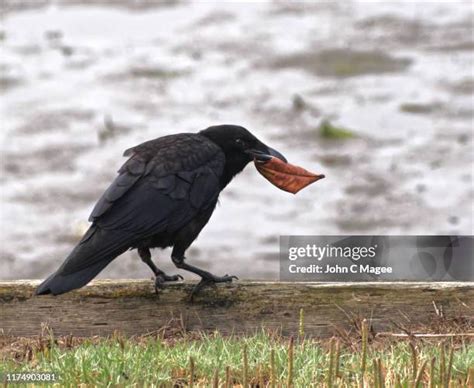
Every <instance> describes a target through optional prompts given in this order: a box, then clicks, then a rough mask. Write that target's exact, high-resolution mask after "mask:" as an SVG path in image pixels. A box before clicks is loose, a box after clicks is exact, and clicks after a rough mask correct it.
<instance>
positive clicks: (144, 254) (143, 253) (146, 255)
mask: <svg viewBox="0 0 474 388" xmlns="http://www.w3.org/2000/svg"><path fill="white" fill-rule="evenodd" d="M137 251H138V255H139V256H140V258H141V259H142V261H143V262H144V263H145V264H146V265H148V267H150V269H151V270H152V271H153V273H154V274H155V291H156V292H158V290H159V289H161V288H163V284H164V283H165V282H175V281H177V280H179V279H181V280H182V279H183V277H182V276H181V275H172V276H170V275H167V274H165V273H164V272H163V271H162V270H161V269H159V268H158V267H157V266H156V265H155V263H153V261H152V260H151V253H150V250H149V249H148V248H138V249H137Z"/></svg>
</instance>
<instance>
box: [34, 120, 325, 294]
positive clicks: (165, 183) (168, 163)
mask: <svg viewBox="0 0 474 388" xmlns="http://www.w3.org/2000/svg"><path fill="white" fill-rule="evenodd" d="M124 156H128V157H129V159H128V160H127V161H126V162H125V164H124V165H123V166H122V167H121V168H120V169H119V171H118V176H117V177H116V178H115V180H114V181H113V182H112V184H111V185H110V186H109V188H108V189H107V190H106V191H105V192H104V194H103V195H102V197H101V198H100V199H99V201H98V202H97V204H96V205H95V207H94V209H93V211H92V214H91V215H90V218H89V221H91V222H92V225H91V226H90V228H89V229H88V231H87V232H86V233H85V235H84V236H83V237H82V239H81V240H80V241H79V243H78V244H77V246H76V247H75V248H74V249H73V251H72V252H71V253H70V254H69V256H68V257H67V258H66V260H65V261H64V263H63V264H62V265H61V267H60V268H59V269H58V270H57V271H56V272H54V273H53V274H52V275H51V276H49V277H48V278H47V279H46V280H45V281H44V282H43V283H41V285H40V286H39V287H38V288H37V290H36V294H38V295H42V294H53V295H58V294H62V293H65V292H68V291H71V290H74V289H76V288H80V287H82V286H84V285H86V284H87V283H88V282H89V281H90V280H92V279H93V278H94V277H95V276H97V274H98V273H99V272H100V271H101V270H103V269H104V268H105V267H106V266H107V265H108V264H109V263H110V262H111V261H112V260H114V259H115V258H116V257H117V256H119V255H120V254H122V253H124V252H125V251H127V250H128V249H137V251H138V255H139V256H140V258H141V259H142V260H143V261H144V262H145V263H146V264H147V265H148V266H149V267H150V269H151V270H152V271H153V273H154V274H155V289H156V290H158V289H159V288H162V287H163V285H164V283H165V282H169V281H177V280H179V279H182V277H181V276H180V275H167V274H165V273H164V272H163V271H161V270H160V269H159V268H157V267H156V265H155V263H154V262H153V261H152V259H151V253H150V248H166V247H173V250H172V253H171V259H172V261H173V263H174V264H175V265H176V267H177V268H180V269H183V270H187V271H190V272H193V273H195V274H196V275H199V276H200V277H201V281H200V282H199V283H198V284H197V285H196V287H195V288H194V290H193V292H192V294H191V296H192V295H194V294H195V293H196V292H198V291H199V290H200V289H202V288H203V287H205V286H208V285H212V284H215V283H222V282H231V281H232V280H233V279H237V277H236V276H230V275H224V276H215V275H213V274H211V273H210V272H207V271H205V270H202V269H200V268H197V267H195V266H193V265H191V264H188V263H187V261H186V259H185V252H186V250H187V249H188V248H189V246H190V245H191V244H192V243H193V241H194V240H195V239H196V238H197V237H198V235H199V233H200V232H201V230H202V228H203V227H204V226H205V225H206V224H207V222H208V221H209V218H210V217H211V215H212V213H213V211H214V209H215V207H216V204H217V200H218V197H219V194H220V192H221V191H222V190H223V189H224V188H225V187H226V186H227V185H228V184H229V182H230V181H231V180H232V179H233V178H234V177H235V176H236V175H237V174H238V173H239V172H241V171H242V170H243V169H244V167H245V166H246V165H247V164H248V163H250V162H252V161H253V162H254V163H255V166H256V168H257V170H258V171H259V172H260V173H261V174H262V175H263V176H264V177H265V178H266V179H268V180H269V181H270V182H271V183H273V184H274V185H276V186H277V187H279V188H280V189H282V190H286V191H289V192H292V193H296V192H297V191H299V190H301V189H302V188H303V187H305V186H307V185H309V184H311V183H313V182H315V181H317V180H318V179H321V178H324V175H317V174H313V173H310V172H309V171H306V170H304V169H303V168H301V167H297V166H293V165H291V164H289V163H288V162H287V160H286V159H285V157H284V156H283V155H282V154H280V153H279V152H278V151H276V150H274V149H272V148H270V147H268V146H267V145H265V144H264V143H262V142H261V141H260V140H258V139H257V138H256V137H255V136H253V135H252V134H251V133H250V132H249V131H248V130H247V129H245V128H243V127H240V126H236V125H218V126H213V127H209V128H207V129H204V130H202V131H200V132H198V133H181V134H176V135H169V136H164V137H160V138H157V139H155V140H151V141H147V142H145V143H142V144H140V145H138V146H136V147H133V148H130V149H128V150H126V151H125V153H124Z"/></svg>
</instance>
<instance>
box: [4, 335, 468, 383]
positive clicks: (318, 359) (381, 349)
mask: <svg viewBox="0 0 474 388" xmlns="http://www.w3.org/2000/svg"><path fill="white" fill-rule="evenodd" d="M362 337H363V338H365V340H364V341H361V340H360V338H358V339H357V340H356V341H354V343H353V344H343V343H341V342H340V341H339V340H336V339H331V340H324V341H314V340H310V339H296V338H295V339H294V340H292V339H290V340H289V339H288V338H283V337H280V336H277V335H271V334H269V333H267V332H264V331H262V332H260V333H257V334H255V335H252V336H245V337H243V336H222V335H220V334H218V333H215V334H211V335H210V334H200V335H198V336H196V335H193V336H192V337H191V336H189V335H184V336H183V337H181V338H179V339H176V338H175V339H173V340H170V339H162V338H161V339H160V338H153V337H141V338H136V339H125V338H123V337H121V336H118V335H116V336H113V337H111V338H108V339H97V338H95V339H85V340H79V339H72V338H67V337H66V338H62V339H57V340H51V339H48V340H46V339H40V340H37V342H36V343H33V342H32V341H31V340H29V342H26V343H23V345H19V344H17V345H13V346H12V347H11V348H9V352H8V356H7V357H5V354H6V353H5V352H3V354H4V357H3V361H2V362H1V364H0V375H2V374H4V373H6V372H20V371H42V372H54V373H56V374H57V375H58V376H60V378H61V380H60V382H59V383H58V384H57V385H60V386H71V387H77V386H79V385H80V384H85V385H87V386H101V387H106V386H127V387H128V386H136V387H141V386H148V387H160V386H163V387H172V386H191V385H190V383H191V376H192V380H193V381H192V383H193V385H194V386H195V387H197V386H206V387H207V386H217V385H215V383H216V382H217V381H216V380H217V379H218V384H219V385H218V386H219V387H226V386H234V385H236V386H242V385H243V382H244V381H245V382H247V384H249V385H250V384H252V386H255V387H256V386H257V384H259V382H260V385H259V387H261V386H268V387H271V386H272V381H273V382H274V383H275V385H274V386H275V387H278V386H282V387H287V386H288V385H292V386H294V387H311V386H317V387H322V386H337V387H340V386H350V387H352V386H360V384H361V383H364V385H365V386H367V387H382V386H385V385H386V386H397V384H398V386H400V387H415V381H416V379H417V378H418V379H419V382H420V384H419V385H418V386H420V387H421V386H422V385H421V384H422V383H423V384H425V385H426V384H429V382H430V381H432V382H433V384H435V385H434V386H437V387H438V386H439V387H441V386H446V387H447V385H446V384H447V381H448V379H449V381H451V382H452V383H456V384H457V385H455V386H467V384H468V383H467V382H466V380H467V379H468V374H469V367H471V368H472V366H473V365H474V345H473V344H469V343H467V342H461V343H458V344H456V345H452V344H448V343H447V342H446V343H445V344H443V345H441V344H440V343H424V342H421V341H416V343H413V342H409V341H407V340H403V341H400V340H399V341H387V340H384V341H382V342H381V341H379V340H377V341H374V342H371V343H368V340H367V331H365V335H363V336H362ZM364 348H365V350H363V349H364ZM451 353H452V362H451V363H450V357H451ZM272 354H273V357H272ZM291 354H293V356H291ZM244 355H245V357H244ZM289 355H290V356H289ZM0 356H1V354H0ZM272 359H273V360H274V362H273V363H272V362H271V360H272ZM0 360H1V359H0ZM364 360H365V361H364ZM414 360H416V363H414ZM432 360H434V370H432V368H431V362H432ZM450 364H451V365H450ZM363 365H364V366H363ZM414 365H416V367H415V370H414ZM423 365H424V367H423ZM443 365H444V367H443ZM422 367H423V368H422ZM443 368H444V372H443V373H442V375H443V376H444V377H443V376H440V370H441V369H443ZM364 369H365V372H363V370H364ZM420 370H421V373H420ZM191 371H192V373H191ZM272 371H273V372H272ZM470 373H471V377H470V382H473V380H472V379H473V378H474V376H472V375H473V374H474V370H473V369H471V371H470ZM226 375H227V376H226ZM226 380H227V381H226ZM442 381H443V382H444V384H442ZM213 384H214V385H213ZM226 384H229V385H226ZM384 384H385V385H384ZM459 384H460V385H459ZM15 386H18V385H15ZM426 386H428V385H426ZM453 386H454V385H453Z"/></svg>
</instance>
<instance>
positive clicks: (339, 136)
mask: <svg viewBox="0 0 474 388" xmlns="http://www.w3.org/2000/svg"><path fill="white" fill-rule="evenodd" d="M319 133H320V135H321V136H322V137H323V138H325V139H330V140H343V139H350V138H353V137H356V135H355V134H354V133H353V132H352V131H350V130H349V129H346V128H342V127H336V126H335V125H333V124H331V123H330V122H329V121H328V120H324V121H322V122H321V124H320V125H319Z"/></svg>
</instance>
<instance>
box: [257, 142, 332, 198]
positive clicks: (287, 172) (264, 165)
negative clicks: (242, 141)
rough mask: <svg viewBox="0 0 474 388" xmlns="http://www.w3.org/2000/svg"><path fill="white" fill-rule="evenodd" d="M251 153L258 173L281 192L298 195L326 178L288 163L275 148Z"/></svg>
mask: <svg viewBox="0 0 474 388" xmlns="http://www.w3.org/2000/svg"><path fill="white" fill-rule="evenodd" d="M265 147H266V146H265ZM250 153H251V154H252V156H253V158H254V163H255V167H256V168H257V170H258V172H259V173H260V174H262V175H263V176H264V177H265V178H266V179H267V180H268V181H269V182H270V183H272V184H273V185H275V186H276V187H278V188H279V189H281V190H284V191H288V192H290V193H293V194H296V193H297V192H298V191H300V190H301V189H303V188H305V187H306V186H308V185H310V184H311V183H313V182H316V181H317V180H319V179H322V178H324V175H323V174H313V173H312V172H309V171H308V170H305V169H304V168H302V167H298V166H294V165H292V164H290V163H288V161H287V160H286V158H285V157H284V156H283V155H282V154H280V153H279V152H278V151H276V150H274V149H273V148H270V147H266V150H265V151H264V152H263V151H260V150H251V152H250Z"/></svg>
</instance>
